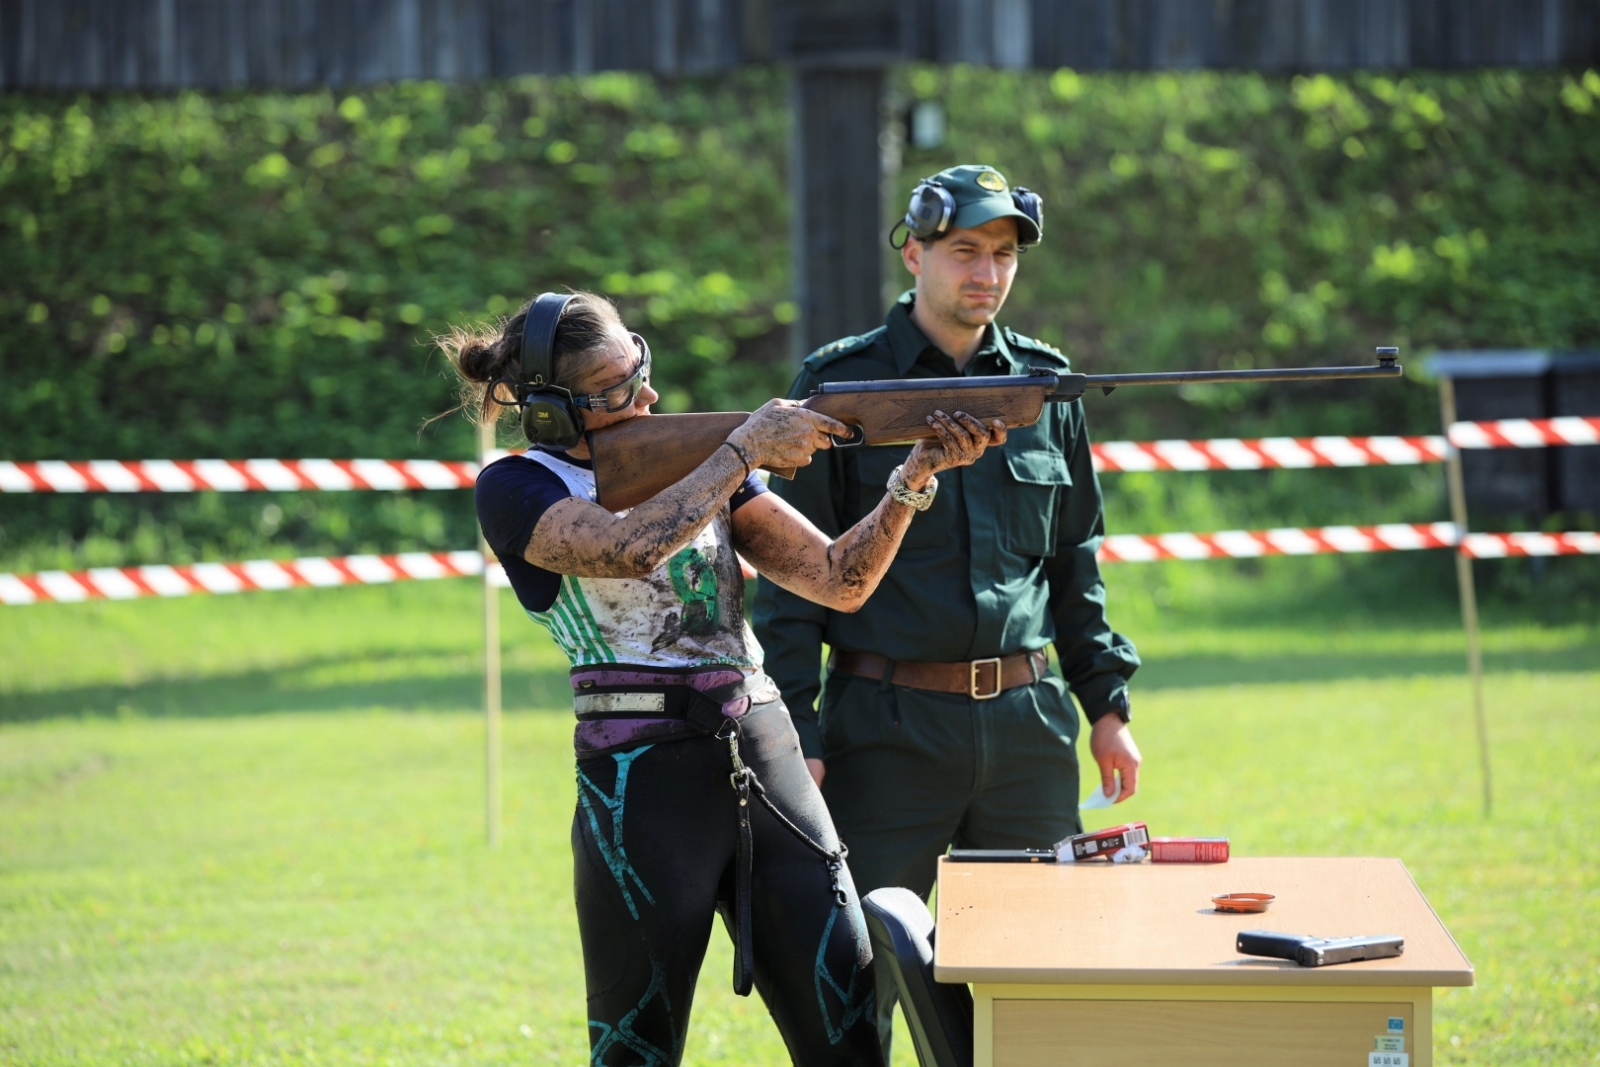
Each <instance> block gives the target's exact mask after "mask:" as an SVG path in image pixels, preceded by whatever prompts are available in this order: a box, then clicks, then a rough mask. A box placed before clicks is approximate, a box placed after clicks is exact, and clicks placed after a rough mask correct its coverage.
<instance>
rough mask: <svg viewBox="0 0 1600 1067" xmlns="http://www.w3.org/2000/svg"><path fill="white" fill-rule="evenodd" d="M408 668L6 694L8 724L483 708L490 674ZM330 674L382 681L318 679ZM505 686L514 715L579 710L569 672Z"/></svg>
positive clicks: (516, 676)
mask: <svg viewBox="0 0 1600 1067" xmlns="http://www.w3.org/2000/svg"><path fill="white" fill-rule="evenodd" d="M408 665H409V660H408V659H407V658H392V659H391V658H379V659H366V660H358V661H355V662H354V663H352V661H350V660H338V661H327V662H324V663H315V664H304V663H301V664H296V665H294V666H293V667H288V668H283V669H265V670H252V671H243V672H240V673H237V674H226V675H214V676H211V677H205V678H167V679H155V680H152V681H149V682H142V683H137V684H133V685H87V686H78V687H73V688H62V689H49V690H42V691H38V692H31V693H0V723H3V722H31V721H38V720H42V719H59V718H114V717H144V718H230V717H236V716H244V715H264V714H269V713H283V712H289V713H312V712H327V711H347V710H355V709H362V708H387V709H391V710H398V711H463V712H476V711H478V710H480V709H481V708H482V707H483V675H482V674H480V673H478V672H477V671H474V670H471V669H460V668H456V669H451V670H435V671H432V672H429V673H428V674H426V675H424V676H417V675H415V674H412V675H410V676H407V673H406V667H407V666H408ZM351 668H355V670H352V669H351ZM362 668H365V670H362ZM322 669H331V670H332V671H333V673H335V674H339V673H370V674H376V675H379V677H376V678H354V679H348V680H346V679H339V678H337V677H336V678H334V679H332V680H317V679H315V677H314V676H315V674H316V673H318V671H319V670H322ZM308 674H309V675H312V676H313V677H311V678H308V677H307V675H308ZM501 681H502V686H503V688H504V693H505V706H506V707H507V708H508V709H511V710H523V709H526V708H529V707H533V708H538V709H541V710H556V709H561V710H565V709H567V708H569V707H570V706H571V699H572V697H571V693H572V690H571V688H570V687H569V686H568V683H567V672H566V671H564V670H536V669H528V668H508V669H507V670H506V671H505V672H504V673H503V675H502V679H501Z"/></svg>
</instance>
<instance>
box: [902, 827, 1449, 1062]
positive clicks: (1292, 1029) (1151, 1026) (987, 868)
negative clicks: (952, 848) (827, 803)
mask: <svg viewBox="0 0 1600 1067" xmlns="http://www.w3.org/2000/svg"><path fill="white" fill-rule="evenodd" d="M1239 892H1262V893H1273V894H1276V896H1277V900H1275V901H1273V903H1272V906H1271V908H1270V909H1268V910H1267V911H1266V912H1265V913H1264V914H1259V915H1229V914H1223V913H1219V912H1217V911H1216V910H1215V909H1213V907H1212V905H1211V898H1212V897H1213V896H1216V895H1218V894H1221V893H1239ZM1249 929H1261V930H1278V931H1283V932H1286V933H1297V934H1314V935H1317V936H1320V937H1334V936H1344V935H1355V934H1399V935H1400V936H1402V937H1404V938H1405V942H1406V947H1405V954H1404V955H1402V956H1398V957H1396V958H1394V959H1386V960H1370V961H1365V962H1361V963H1347V964H1340V965H1338V966H1330V967H1301V966H1299V965H1297V964H1295V963H1292V962H1290V961H1287V960H1272V959H1262V958H1259V957H1254V956H1241V955H1239V954H1238V953H1237V952H1236V951H1235V949H1234V935H1235V934H1236V933H1237V932H1238V931H1240V930H1249ZM934 975H935V977H937V978H938V980H939V981H941V982H970V983H972V992H973V1000H974V1002H975V1010H976V1018H975V1019H974V1023H975V1029H976V1042H975V1043H976V1048H975V1049H974V1053H975V1055H974V1059H975V1061H976V1063H977V1067H1045V1065H1049V1067H1060V1065H1070V1064H1079V1063H1082V1064H1096V1065H1101V1064H1124V1063H1126V1064H1140V1065H1146V1067H1168V1065H1171V1067H1180V1065H1181V1067H1209V1065H1217V1067H1224V1065H1225V1067H1246V1065H1250V1067H1254V1065H1258V1064H1259V1065H1261V1067H1267V1065H1269V1064H1270V1065H1274V1067H1278V1065H1283V1064H1294V1065H1296V1067H1320V1065H1323V1064H1326V1065H1328V1067H1365V1065H1366V1064H1367V1063H1368V1057H1367V1054H1368V1053H1369V1052H1372V1051H1374V1050H1375V1047H1376V1045H1377V1042H1376V1041H1375V1038H1376V1037H1378V1036H1380V1035H1383V1036H1390V1035H1391V1033H1392V1030H1391V1027H1392V1025H1393V1024H1392V1020H1396V1019H1398V1020H1401V1026H1402V1029H1401V1031H1400V1032H1401V1033H1403V1035H1404V1039H1405V1040H1404V1051H1405V1053H1406V1055H1407V1056H1408V1057H1409V1064H1410V1065H1411V1067H1431V1064H1432V1062H1433V987H1434V986H1467V985H1471V984H1472V964H1470V963H1468V962H1467V958H1466V957H1465V956H1463V955H1462V953H1461V949H1460V948H1458V947H1457V946H1456V943H1455V941H1454V939H1452V938H1451V936H1450V933H1449V931H1447V930H1446V929H1445V928H1444V925H1443V924H1442V923H1441V922H1440V921H1439V918H1438V916H1436V915H1435V914H1434V913H1433V909H1432V908H1431V907H1429V906H1428V902H1427V900H1426V899H1425V898H1424V897H1423V895H1422V892H1421V891H1420V890H1419V889H1418V888H1417V885H1416V883H1415V882H1413V881H1412V880H1411V875H1410V874H1409V873H1408V872H1407V871H1406V869H1405V865H1404V864H1402V863H1401V862H1400V861H1399V860H1397V859H1361V858H1330V859H1304V858H1301V859H1295V858H1246V859H1235V860H1232V861H1231V862H1229V863H1217V864H1187V863H1174V864H1151V863H1141V864H1132V865H1122V866H1113V865H1111V864H1109V863H1067V864H1021V863H951V862H949V861H948V860H947V859H945V860H940V863H939V897H938V934H937V936H936V938H935V951H934ZM1401 1062H1406V1061H1401Z"/></svg>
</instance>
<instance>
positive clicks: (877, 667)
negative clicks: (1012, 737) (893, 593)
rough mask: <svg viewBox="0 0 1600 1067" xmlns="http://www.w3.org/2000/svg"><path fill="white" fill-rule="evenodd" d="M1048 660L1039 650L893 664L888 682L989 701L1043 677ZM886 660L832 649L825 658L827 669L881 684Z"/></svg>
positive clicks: (842, 649)
mask: <svg viewBox="0 0 1600 1067" xmlns="http://www.w3.org/2000/svg"><path fill="white" fill-rule="evenodd" d="M1049 665H1050V658H1049V657H1048V656H1047V655H1045V652H1044V650H1043V649H1038V650H1036V651H1033V652H1018V653H1017V654H1016V655H1014V656H995V657H993V658H992V659H975V660H969V661H965V662H961V663H910V662H901V663H894V664H893V667H894V674H893V675H892V676H891V677H890V678H889V681H890V682H891V683H892V684H894V685H903V686H905V687H907V688H908V689H929V690H932V691H933V692H935V693H965V694H966V695H967V696H969V697H971V698H972V699H973V700H993V699H994V698H995V697H997V696H999V695H1000V694H1001V693H1003V692H1005V691H1006V690H1007V689H1015V688H1016V687H1017V686H1019V685H1032V684H1033V683H1035V682H1037V681H1038V680H1039V679H1040V678H1043V677H1044V672H1045V669H1046V668H1047V667H1048V666H1049ZM889 668H890V660H889V659H888V658H887V657H886V656H880V655H878V654H877V653H875V652H856V651H853V650H851V649H848V648H836V649H834V650H833V654H832V655H831V656H829V657H828V669H829V670H832V671H837V672H838V673H840V674H853V675H855V676H856V677H858V678H871V679H872V680H873V681H875V682H881V681H883V676H884V672H886V671H887V670H889Z"/></svg>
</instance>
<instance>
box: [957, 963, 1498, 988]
mask: <svg viewBox="0 0 1600 1067" xmlns="http://www.w3.org/2000/svg"><path fill="white" fill-rule="evenodd" d="M933 977H934V980H935V981H937V982H943V983H946V984H951V985H954V984H962V983H981V984H984V985H1183V986H1191V985H1193V986H1204V985H1211V986H1260V987H1262V988H1267V989H1271V988H1277V989H1283V988H1315V987H1318V986H1330V987H1331V986H1339V987H1351V986H1395V987H1406V988H1420V987H1445V986H1471V985H1474V984H1475V980H1476V974H1475V972H1474V971H1473V969H1472V967H1471V965H1470V964H1469V965H1468V967H1467V969H1466V970H1465V971H1458V970H1446V971H1399V972H1397V971H1392V970H1381V971H1375V970H1366V969H1363V968H1360V967H1359V966H1357V967H1354V968H1351V967H1350V966H1349V965H1345V966H1340V967H1297V968H1296V969H1294V970H1292V971H1290V970H1281V971H1267V972H1262V971H1224V970H1210V969H1207V970H1178V971H1173V970H1158V969H1154V968H1151V969H1147V970H1145V969H1138V968H1120V967H1119V968H1101V969H1085V970H1060V969H1053V968H1042V967H1039V968H1027V967H944V966H941V965H939V964H937V963H935V964H934V967H933Z"/></svg>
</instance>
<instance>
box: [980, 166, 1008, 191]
mask: <svg viewBox="0 0 1600 1067" xmlns="http://www.w3.org/2000/svg"><path fill="white" fill-rule="evenodd" d="M978 184H979V185H980V186H982V187H983V188H985V189H987V190H989V191H990V192H991V193H1003V192H1005V191H1006V180H1005V179H1004V178H1002V177H1000V175H999V173H998V172H996V171H992V170H986V171H984V172H983V173H982V174H979V175H978Z"/></svg>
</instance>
